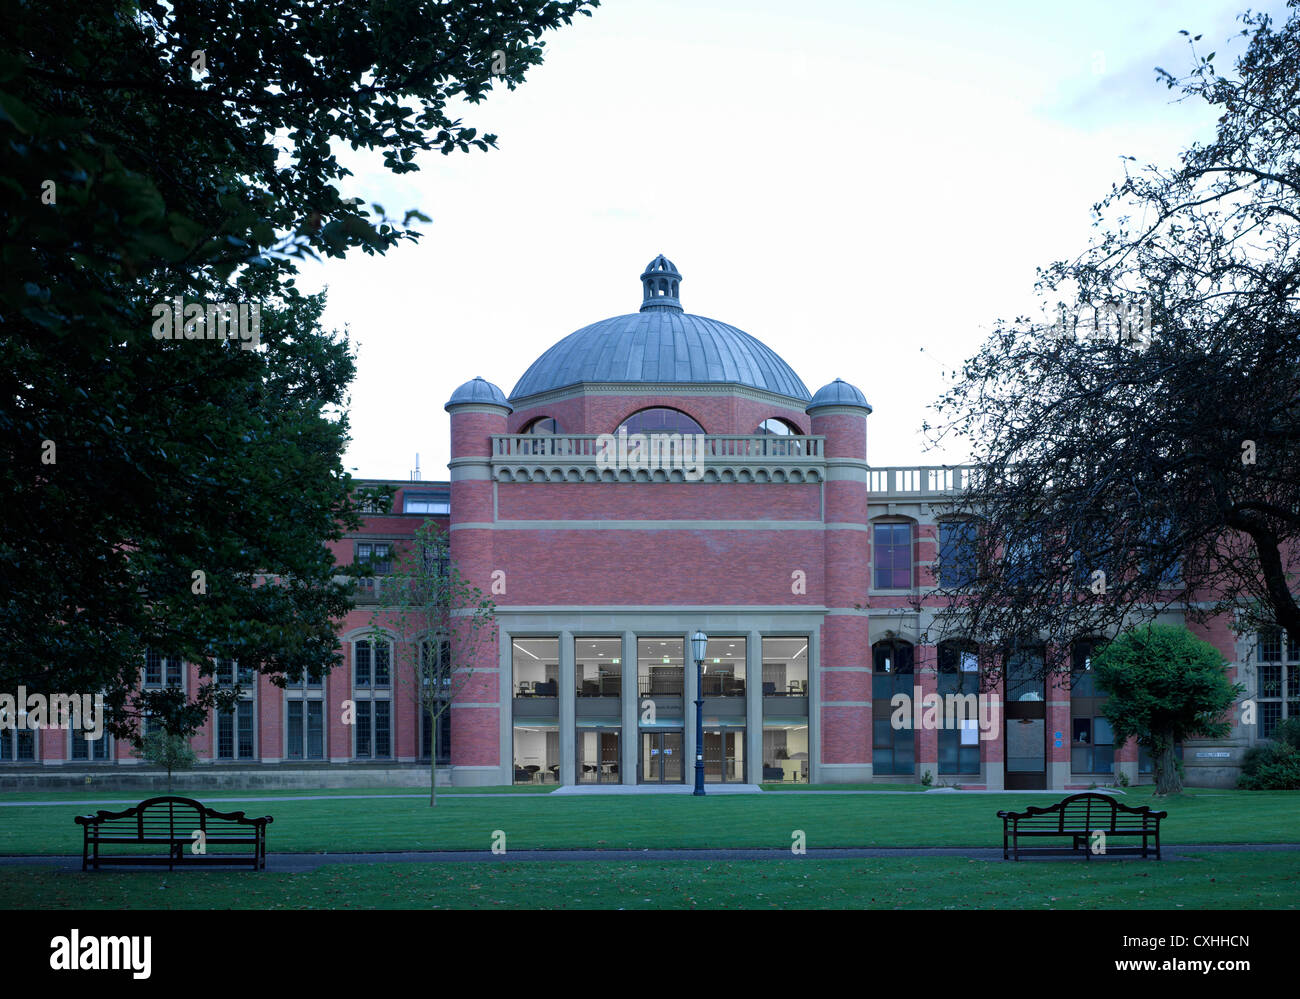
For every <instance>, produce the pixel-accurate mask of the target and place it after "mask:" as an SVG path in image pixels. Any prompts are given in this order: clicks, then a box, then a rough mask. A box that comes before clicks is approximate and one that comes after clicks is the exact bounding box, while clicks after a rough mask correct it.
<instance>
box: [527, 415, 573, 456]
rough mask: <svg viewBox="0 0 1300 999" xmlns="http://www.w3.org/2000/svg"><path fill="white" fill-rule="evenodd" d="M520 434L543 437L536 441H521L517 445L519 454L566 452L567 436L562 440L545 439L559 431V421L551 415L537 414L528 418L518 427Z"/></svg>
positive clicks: (556, 453) (555, 453)
mask: <svg viewBox="0 0 1300 999" xmlns="http://www.w3.org/2000/svg"><path fill="white" fill-rule="evenodd" d="M519 432H520V433H521V434H527V435H529V436H530V437H539V438H543V439H542V440H536V441H522V442H520V444H519V445H518V447H519V451H518V453H519V454H533V455H559V454H567V453H568V450H567V444H568V441H567V438H566V439H563V440H546V439H545V438H551V437H555V436H556V435H557V434H559V433H561V430H560V424H559V422H558V421H557V420H556V419H555V418H554V417H552V416H539V417H537V418H536V419H533V420H529V421H528V422H527V423H525V424H524V425H523V426H522V427H520V428H519Z"/></svg>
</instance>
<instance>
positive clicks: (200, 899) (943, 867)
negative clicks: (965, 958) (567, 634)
mask: <svg viewBox="0 0 1300 999" xmlns="http://www.w3.org/2000/svg"><path fill="white" fill-rule="evenodd" d="M695 907H698V908H702V909H703V908H707V909H724V908H725V909H737V908H741V909H804V908H808V909H841V908H855V909H856V908H863V909H895V908H902V909H949V908H950V909H1101V908H1106V909H1125V910H1132V909H1174V908H1178V907H1182V908H1186V909H1295V908H1300V852H1294V851H1286V852H1280V853H1269V854H1261V853H1256V854H1243V853H1237V854H1224V853H1216V854H1206V855H1201V856H1198V857H1197V858H1195V859H1192V860H1179V861H1174V862H1166V863H1160V864H1157V863H1154V862H1149V861H1146V862H1144V861H1123V862H1115V861H1107V862H1101V863H1095V864H1085V863H1084V862H1082V861H1064V862H1055V861H1051V862H1043V861H1035V862H1033V863H1021V864H1014V865H1013V864H1003V863H988V862H985V861H974V860H958V859H951V858H921V859H914V860H913V859H898V860H781V861H744V862H734V863H701V862H698V861H694V862H693V861H664V862H640V863H615V862H596V863H546V864H543V863H513V864H512V863H508V862H503V863H466V864H376V865H340V866H337V867H327V868H322V869H320V870H317V871H313V872H310V873H305V874H253V873H251V872H243V873H218V872H214V871H182V872H177V873H175V874H167V873H166V872H161V871H159V872H151V873H147V874H125V873H119V872H111V873H104V874H95V875H85V876H83V875H80V874H75V875H73V874H67V873H54V872H51V871H49V870H47V869H43V868H42V869H37V868H12V869H6V870H5V876H4V877H3V878H0V908H45V909H142V908H143V909H224V908H249V909H277V908H285V909H306V908H325V909H371V908H400V909H410V908H442V909H507V908H526V909H624V908H625V909H688V908H695Z"/></svg>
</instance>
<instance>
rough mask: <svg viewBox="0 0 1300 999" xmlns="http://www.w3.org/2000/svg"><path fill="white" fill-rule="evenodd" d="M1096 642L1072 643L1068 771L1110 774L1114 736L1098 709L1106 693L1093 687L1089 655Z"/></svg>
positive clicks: (1092, 651) (1101, 705)
mask: <svg viewBox="0 0 1300 999" xmlns="http://www.w3.org/2000/svg"><path fill="white" fill-rule="evenodd" d="M1099 644H1100V643H1099V642H1097V641H1083V642H1075V643H1074V648H1073V649H1072V650H1071V663H1070V666H1071V670H1070V772H1071V773H1076V774H1110V773H1112V772H1113V771H1114V769H1115V735H1114V733H1113V732H1112V731H1111V727H1110V722H1109V721H1107V720H1106V716H1105V714H1104V713H1103V712H1102V708H1103V706H1104V705H1105V703H1106V700H1107V697H1106V695H1105V694H1104V693H1103V692H1102V691H1101V690H1100V689H1099V688H1098V687H1097V682H1096V678H1095V677H1094V676H1093V672H1092V658H1093V655H1094V654H1095V653H1096V650H1097V647H1098V645H1099Z"/></svg>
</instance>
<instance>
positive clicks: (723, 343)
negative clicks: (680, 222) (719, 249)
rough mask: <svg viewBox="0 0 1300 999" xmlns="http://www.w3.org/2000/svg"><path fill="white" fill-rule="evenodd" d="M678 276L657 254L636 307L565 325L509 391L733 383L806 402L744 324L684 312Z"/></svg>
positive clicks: (515, 395)
mask: <svg viewBox="0 0 1300 999" xmlns="http://www.w3.org/2000/svg"><path fill="white" fill-rule="evenodd" d="M681 280H682V276H681V274H680V273H679V272H678V270H677V268H676V267H674V266H673V264H672V261H670V260H668V258H666V257H664V256H663V255H662V254H660V255H659V256H658V257H656V258H655V259H654V260H652V261H650V263H649V264H648V265H647V266H646V269H645V271H644V272H643V273H642V275H641V285H642V302H641V311H640V312H634V313H632V314H631V315H626V316H614V317H613V318H612V319H603V320H601V321H600V322H598V323H593V324H592V325H590V326H585V327H583V328H582V329H580V330H578V331H577V332H576V333H570V334H569V335H568V336H566V337H565V338H564V339H563V340H561V341H560V342H559V343H557V344H556V345H555V346H554V347H552V348H551V349H550V350H548V351H547V352H546V353H544V354H543V355H542V356H541V357H539V358H538V359H537V360H536V361H534V362H533V364H532V366H531V367H529V369H528V370H527V371H525V372H524V375H523V377H522V378H520V379H519V382H518V384H516V385H515V388H514V391H513V392H511V393H510V399H511V400H512V401H517V400H519V399H523V398H525V397H527V396H532V395H537V394H539V393H541V392H550V391H552V390H554V389H560V388H565V387H567V386H570V385H576V384H578V383H580V382H682V383H695V384H699V383H723V384H725V383H734V384H737V385H746V386H749V387H751V388H757V389H763V390H765V391H768V392H774V393H776V394H777V395H784V396H789V397H790V398H792V399H798V400H800V401H802V402H805V403H806V402H807V401H808V399H809V394H808V388H807V386H805V385H804V383H803V382H802V381H801V380H800V378H799V376H798V375H796V374H795V373H794V370H793V369H792V368H791V367H790V365H788V364H786V363H785V361H783V360H782V359H781V357H780V356H779V355H778V354H777V353H776V352H775V351H773V350H771V349H770V348H769V347H767V346H765V345H764V344H762V343H761V342H760V341H758V340H756V339H755V338H754V337H752V336H750V335H749V334H748V333H746V332H744V331H743V330H738V329H736V327H734V326H729V325H727V324H726V323H722V322H719V321H718V320H716V319H707V318H705V317H704V316H695V315H691V314H690V313H689V312H683V311H682V306H681V300H680V297H679V285H680V284H681Z"/></svg>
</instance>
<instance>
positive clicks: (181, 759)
mask: <svg viewBox="0 0 1300 999" xmlns="http://www.w3.org/2000/svg"><path fill="white" fill-rule="evenodd" d="M134 752H135V755H136V756H139V757H142V758H143V759H146V760H148V761H149V762H150V763H152V764H153V765H154V766H158V767H163V768H165V769H166V771H167V793H168V794H171V792H172V771H174V770H192V769H193V768H194V764H195V763H197V762H198V754H197V753H195V752H194V747H193V746H192V745H190V740H189V736H186V735H178V734H177V733H175V732H169V731H167V729H166V728H164V727H163V726H161V725H160V726H158V727H157V728H155V729H152V730H151V731H150V732H149V734H148V735H146V736H145V737H144V740H143V741H142V742H141V744H140V745H139V747H138V748H136V749H135V750H134Z"/></svg>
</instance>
